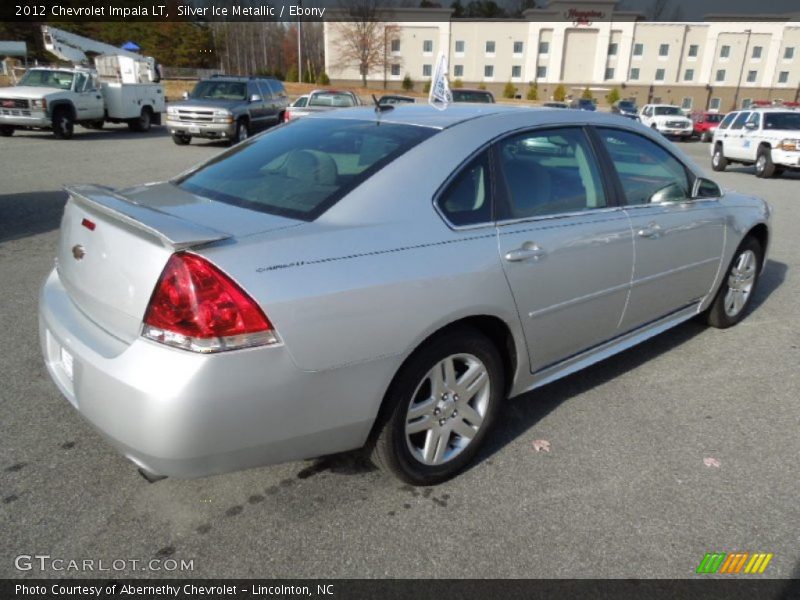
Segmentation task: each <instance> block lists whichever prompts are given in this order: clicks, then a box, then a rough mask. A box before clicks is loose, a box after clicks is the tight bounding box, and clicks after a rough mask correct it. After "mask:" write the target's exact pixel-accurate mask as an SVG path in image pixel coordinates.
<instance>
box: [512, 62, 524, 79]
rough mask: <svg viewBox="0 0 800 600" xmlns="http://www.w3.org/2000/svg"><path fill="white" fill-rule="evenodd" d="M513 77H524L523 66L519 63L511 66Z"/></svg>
mask: <svg viewBox="0 0 800 600" xmlns="http://www.w3.org/2000/svg"><path fill="white" fill-rule="evenodd" d="M511 77H512V78H514V79H519V78H520V77H522V67H521V66H519V65H514V66H513V67H511Z"/></svg>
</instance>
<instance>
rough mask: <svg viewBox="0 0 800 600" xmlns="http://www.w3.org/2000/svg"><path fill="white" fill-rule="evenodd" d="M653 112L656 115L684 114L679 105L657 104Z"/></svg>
mask: <svg viewBox="0 0 800 600" xmlns="http://www.w3.org/2000/svg"><path fill="white" fill-rule="evenodd" d="M653 114H656V115H683V113H682V112H681V109H680V108H678V107H677V106H656V107H655V109H653Z"/></svg>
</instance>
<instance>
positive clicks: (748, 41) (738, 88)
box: [731, 29, 753, 110]
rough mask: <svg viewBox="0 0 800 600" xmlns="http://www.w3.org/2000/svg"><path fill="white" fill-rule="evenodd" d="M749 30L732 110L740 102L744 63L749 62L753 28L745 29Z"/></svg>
mask: <svg viewBox="0 0 800 600" xmlns="http://www.w3.org/2000/svg"><path fill="white" fill-rule="evenodd" d="M745 32H747V41H746V42H745V44H744V58H743V59H742V68H741V69H739V80H738V81H737V82H736V94H734V96H733V106H732V107H731V110H736V106H737V105H738V104H739V90H740V88H741V87H742V75H743V74H744V63H745V62H747V51H748V50H749V49H750V35H751V34H752V33H753V30H752V29H745Z"/></svg>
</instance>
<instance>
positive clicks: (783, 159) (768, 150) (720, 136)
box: [711, 108, 800, 177]
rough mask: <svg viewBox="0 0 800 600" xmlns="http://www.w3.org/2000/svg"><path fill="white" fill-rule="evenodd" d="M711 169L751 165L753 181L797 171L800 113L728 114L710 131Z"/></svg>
mask: <svg viewBox="0 0 800 600" xmlns="http://www.w3.org/2000/svg"><path fill="white" fill-rule="evenodd" d="M712 142H713V143H712V144H711V166H712V168H713V169H714V170H715V171H724V170H725V168H726V167H727V166H728V165H729V164H730V163H741V164H743V165H755V173H756V177H772V176H773V175H780V174H781V173H782V172H783V171H785V170H793V171H795V170H800V111H797V110H794V109H785V108H759V109H756V110H739V111H734V112H732V113H729V114H728V115H727V116H726V117H725V118H724V119H723V120H722V122H721V123H720V124H719V126H718V127H717V128H716V129H715V130H714V135H713V139H712Z"/></svg>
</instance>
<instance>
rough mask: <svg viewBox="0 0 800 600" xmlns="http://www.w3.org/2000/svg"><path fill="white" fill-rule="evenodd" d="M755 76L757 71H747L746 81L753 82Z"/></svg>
mask: <svg viewBox="0 0 800 600" xmlns="http://www.w3.org/2000/svg"><path fill="white" fill-rule="evenodd" d="M756 77H758V71H748V72H747V83H755V82H756Z"/></svg>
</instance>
